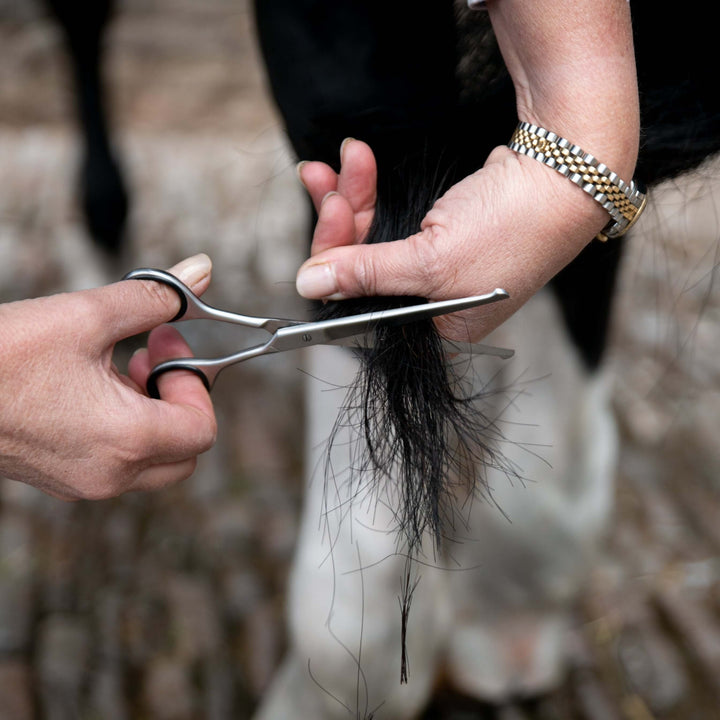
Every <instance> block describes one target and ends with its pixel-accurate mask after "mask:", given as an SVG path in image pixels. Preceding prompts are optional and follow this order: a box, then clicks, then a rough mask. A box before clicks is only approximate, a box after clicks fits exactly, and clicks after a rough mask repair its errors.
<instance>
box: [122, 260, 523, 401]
mask: <svg viewBox="0 0 720 720" xmlns="http://www.w3.org/2000/svg"><path fill="white" fill-rule="evenodd" d="M123 280H155V281H156V282H160V283H163V284H165V285H167V286H169V287H171V288H172V289H173V290H174V291H175V292H176V293H177V296H178V298H179V299H180V310H179V311H178V313H177V315H176V316H175V317H174V318H173V319H172V320H171V321H170V322H178V321H180V320H214V321H219V322H227V323H232V324H234V325H241V326H243V327H247V328H258V329H261V330H265V331H266V332H268V333H270V334H271V337H270V339H269V340H268V341H267V342H265V343H261V344H259V345H254V346H253V347H249V348H246V349H244V350H241V351H240V352H237V353H234V354H232V355H226V356H223V357H218V358H196V357H189V358H175V359H173V360H167V361H165V362H163V363H160V364H159V365H156V366H155V367H154V368H153V369H152V371H151V372H150V375H149V376H148V379H147V392H148V395H150V397H154V398H159V397H160V393H159V391H158V379H159V377H160V376H161V375H163V374H164V373H166V372H170V371H171V370H189V371H190V372H192V373H194V374H195V375H197V376H198V377H199V378H200V379H201V380H202V381H203V383H204V385H205V387H206V388H207V389H208V391H210V390H211V389H212V386H213V384H214V383H215V380H216V378H217V376H218V374H219V373H220V371H221V370H223V369H225V368H226V367H228V366H230V365H234V364H235V363H239V362H243V361H244V360H250V358H254V357H259V356H260V355H268V354H270V353H277V352H286V351H287V350H296V349H298V348H302V347H309V346H311V345H344V346H346V347H358V348H363V347H369V346H370V345H371V343H372V339H371V337H369V336H368V333H369V332H370V331H371V330H373V329H374V328H375V327H377V326H378V325H404V324H405V323H409V322H413V321H415V320H422V319H425V318H432V317H436V316H438V315H445V314H447V313H452V312H458V311H460V310H466V309H467V308H471V307H478V306H480V305H488V304H490V303H494V302H498V301H500V300H505V299H507V298H509V297H510V296H509V295H508V293H507V292H505V290H501V289H500V288H498V289H496V290H494V291H493V292H491V293H488V294H487V295H474V296H471V297H464V298H458V299H456V300H440V301H439V302H428V303H422V304H420V305H410V306H407V307H400V308H393V309H389V310H380V311H377V312H370V313H363V314H361V315H350V316H348V317H344V318H337V319H334V320H322V321H318V322H304V321H302V320H283V319H280V318H267V317H255V316H253V315H241V314H239V313H234V312H228V311H227V310H219V309H218V308H215V307H212V305H208V304H207V303H205V302H203V301H202V300H201V299H200V298H199V297H198V296H197V295H195V294H194V293H193V292H192V290H190V288H189V287H187V286H186V285H185V284H184V283H182V282H181V281H180V280H178V279H177V278H176V277H175V276H174V275H171V274H170V273H168V272H165V271H164V270H154V269H152V268H140V269H138V270H133V271H132V272H129V273H128V274H127V275H125V277H124V278H123ZM443 342H444V343H445V344H446V345H447V348H448V351H449V352H452V353H472V354H478V355H496V356H498V357H501V358H509V357H512V355H513V354H514V351H513V350H507V349H505V348H497V347H492V346H490V345H483V344H478V343H462V342H453V341H450V340H444V341H443Z"/></svg>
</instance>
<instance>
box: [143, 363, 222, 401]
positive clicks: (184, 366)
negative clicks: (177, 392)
mask: <svg viewBox="0 0 720 720" xmlns="http://www.w3.org/2000/svg"><path fill="white" fill-rule="evenodd" d="M172 370H188V371H189V372H191V373H193V374H194V375H197V376H198V377H199V378H200V379H201V380H202V382H203V385H204V386H205V389H206V390H207V391H208V392H210V389H211V387H212V384H211V383H210V380H209V379H208V376H207V375H206V374H205V373H204V372H203V371H202V370H201V369H200V368H199V367H198V366H197V365H193V364H192V360H191V359H189V358H187V359H183V358H180V359H178V360H168V361H167V362H164V363H160V364H159V365H156V366H155V367H154V368H153V369H152V370H151V371H150V374H149V375H148V379H147V382H146V384H145V388H146V390H147V394H148V395H149V396H150V397H151V398H154V399H155V400H160V389H159V387H158V380H159V379H160V376H161V375H164V374H165V373H167V372H171V371H172Z"/></svg>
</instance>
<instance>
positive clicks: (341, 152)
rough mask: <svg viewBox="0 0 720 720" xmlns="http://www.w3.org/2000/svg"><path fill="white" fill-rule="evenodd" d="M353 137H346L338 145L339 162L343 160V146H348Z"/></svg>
mask: <svg viewBox="0 0 720 720" xmlns="http://www.w3.org/2000/svg"><path fill="white" fill-rule="evenodd" d="M353 140H355V138H351V137H346V138H345V139H344V140H343V141H342V144H341V145H340V162H342V161H343V153H344V152H345V148H346V147H347V146H348V144H349V143H351V142H352V141H353Z"/></svg>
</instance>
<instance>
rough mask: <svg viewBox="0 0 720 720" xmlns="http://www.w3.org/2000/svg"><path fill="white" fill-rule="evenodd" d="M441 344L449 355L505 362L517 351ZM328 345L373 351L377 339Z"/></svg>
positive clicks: (444, 340)
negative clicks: (486, 357)
mask: <svg viewBox="0 0 720 720" xmlns="http://www.w3.org/2000/svg"><path fill="white" fill-rule="evenodd" d="M441 342H442V346H443V350H444V351H445V352H446V353H448V354H449V355H493V356H495V357H499V358H502V359H503V360H507V359H508V358H511V357H513V355H515V351H514V350H511V349H510V348H502V347H497V346H495V345H487V344H485V343H469V342H459V341H456V340H448V339H447V338H442V340H441ZM327 344H328V345H337V346H338V347H346V348H356V349H358V350H372V349H373V348H374V347H375V338H374V337H373V336H372V335H369V334H367V333H365V334H363V335H353V336H352V337H346V338H340V339H339V340H335V341H333V342H331V343H327Z"/></svg>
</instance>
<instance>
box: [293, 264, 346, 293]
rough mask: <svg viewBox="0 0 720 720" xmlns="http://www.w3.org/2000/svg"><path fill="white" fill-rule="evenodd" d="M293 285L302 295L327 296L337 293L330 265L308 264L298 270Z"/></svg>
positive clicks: (333, 273) (333, 272)
mask: <svg viewBox="0 0 720 720" xmlns="http://www.w3.org/2000/svg"><path fill="white" fill-rule="evenodd" d="M295 287H296V288H297V291H298V293H299V294H300V295H302V297H305V298H309V299H319V298H327V297H332V296H337V295H338V286H337V279H336V278H335V271H334V269H333V267H332V265H328V264H327V263H321V264H319V265H308V266H307V267H306V268H302V269H301V270H300V272H298V276H297V280H296V281H295Z"/></svg>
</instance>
